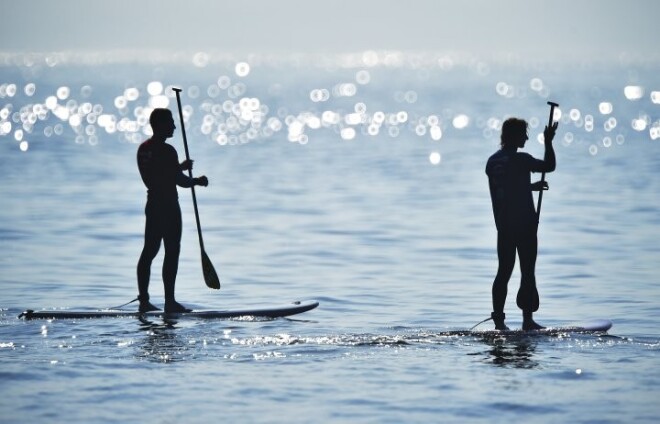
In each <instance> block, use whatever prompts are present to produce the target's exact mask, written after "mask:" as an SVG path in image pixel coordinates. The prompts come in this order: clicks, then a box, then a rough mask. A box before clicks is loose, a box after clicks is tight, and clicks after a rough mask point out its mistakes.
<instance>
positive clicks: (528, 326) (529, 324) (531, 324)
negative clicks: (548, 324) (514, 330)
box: [522, 319, 545, 331]
mask: <svg viewBox="0 0 660 424" xmlns="http://www.w3.org/2000/svg"><path fill="white" fill-rule="evenodd" d="M544 328H545V327H544V326H542V325H540V324H537V323H536V322H535V321H534V320H533V319H530V320H524V321H523V325H522V329H523V330H524V331H535V330H543V329H544Z"/></svg>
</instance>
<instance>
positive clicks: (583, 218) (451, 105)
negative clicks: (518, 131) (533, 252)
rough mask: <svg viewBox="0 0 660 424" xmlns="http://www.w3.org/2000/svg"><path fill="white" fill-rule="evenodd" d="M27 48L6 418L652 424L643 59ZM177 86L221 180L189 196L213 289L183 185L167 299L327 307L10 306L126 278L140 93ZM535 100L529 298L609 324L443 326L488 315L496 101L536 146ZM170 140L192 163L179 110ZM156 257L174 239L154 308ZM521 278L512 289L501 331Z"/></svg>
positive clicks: (193, 141)
mask: <svg viewBox="0 0 660 424" xmlns="http://www.w3.org/2000/svg"><path fill="white" fill-rule="evenodd" d="M47 59H48V58H47ZM422 59H423V60H422ZM31 60H32V62H28V63H26V62H25V61H24V62H20V63H17V62H16V60H15V61H14V62H11V61H8V60H5V63H4V66H3V67H0V108H2V109H1V110H0V158H1V161H2V166H0V178H1V179H2V184H1V185H0V199H2V206H1V207H0V285H1V287H2V294H1V295H0V421H2V422H7V423H22V422H25V423H27V422H37V421H39V422H81V423H82V422H85V423H88V422H93V423H105V422H108V423H111V422H127V421H132V420H136V419H137V420H141V421H145V422H154V423H174V422H193V423H197V422H199V423H202V422H220V421H221V422H245V423H252V422H254V423H284V422H300V423H304V422H351V423H353V422H355V423H363V422H364V423H383V422H392V423H395V422H396V423H398V422H410V423H422V422H423V423H428V422H461V423H463V422H511V421H513V420H518V421H520V420H523V421H525V422H541V423H543V422H547V423H557V422H573V423H620V422H636V423H639V422H648V423H650V422H657V417H658V414H659V413H660V407H659V406H658V403H657V399H656V398H657V394H658V390H659V389H660V371H659V369H660V368H659V365H660V330H658V328H659V324H660V288H659V286H658V282H659V281H658V276H659V275H660V265H659V264H660V242H659V241H658V240H659V239H660V203H659V199H658V195H659V193H660V140H659V138H660V105H659V103H660V78H659V77H658V75H660V74H659V73H658V67H657V66H652V65H634V64H630V63H618V64H611V65H608V66H606V67H603V66H595V65H592V66H588V65H580V66H572V65H571V66H569V65H566V66H565V67H563V68H553V67H543V66H540V65H538V66H532V65H522V64H511V63H510V64H506V65H502V64H492V63H486V62H481V61H477V60H465V61H459V60H452V59H451V58H449V57H442V58H439V59H435V58H431V57H422V58H421V59H420V58H419V57H414V58H407V59H406V58H403V59H401V58H398V60H399V61H398V62H395V63H394V64H393V63H391V60H393V59H391V58H390V59H387V58H384V59H383V58H378V57H374V56H370V55H366V56H365V57H364V58H363V61H362V62H361V63H360V62H359V61H358V63H355V62H350V63H338V62H332V60H330V59H328V63H330V65H328V64H327V63H326V64H307V65H306V64H301V63H296V62H283V63H279V62H277V63H267V62H265V61H253V62H250V61H247V62H246V63H243V64H241V63H238V64H237V63H234V62H232V63H224V64H222V63H207V60H208V58H204V57H201V58H200V57H198V56H196V57H195V58H194V61H193V62H194V63H193V64H191V65H189V66H183V65H176V66H175V65H168V64H156V65H146V64H141V65H139V66H126V65H117V64H103V65H99V64H96V65H84V66H83V65H76V66H73V65H63V64H57V63H55V64H53V63H51V62H53V58H50V62H49V61H48V60H46V62H45V63H46V64H45V65H44V64H41V65H40V64H39V63H41V62H39V60H40V59H38V58H37V59H35V58H33V59H31ZM205 60H206V61H205ZM379 60H382V61H384V64H383V63H380V62H379ZM387 60H390V62H387ZM33 62H36V63H37V64H34V63H33ZM28 65H29V66H28ZM171 85H180V86H182V87H184V97H183V103H184V105H185V114H186V118H187V124H186V125H187V126H186V130H187V133H188V140H189V146H190V152H191V156H192V158H193V159H195V168H194V172H195V174H196V175H202V174H204V175H206V176H208V178H209V180H210V185H209V186H208V187H207V188H199V189H198V190H197V198H198V204H199V211H200V218H201V223H202V228H203V234H204V241H205V248H206V252H207V253H208V254H209V256H210V258H211V260H212V262H213V263H214V265H215V267H216V269H217V271H218V273H219V275H220V278H221V280H222V282H223V288H222V290H220V291H211V290H208V289H207V288H206V287H205V286H204V283H203V278H202V273H201V266H200V255H199V245H198V242H197V234H196V228H195V222H194V215H193V209H192V202H191V197H190V194H189V193H188V192H187V191H186V190H185V189H180V190H179V195H180V201H181V205H182V210H183V216H184V232H183V246H182V254H181V260H180V268H179V277H178V280H177V298H178V300H179V301H181V302H182V303H184V304H187V305H190V306H192V307H195V308H215V309H222V308H229V307H244V306H249V305H264V304H282V303H288V302H290V301H294V300H301V299H316V300H318V301H319V302H320V306H319V308H317V309H316V310H314V311H311V312H307V313H305V314H303V315H299V316H296V317H293V319H276V320H232V321H221V320H217V321H214V320H207V321H205V320H182V321H179V322H178V323H176V324H174V325H172V326H168V325H165V323H163V322H161V321H156V322H154V323H151V324H144V323H141V322H139V321H137V320H133V319H99V320H75V321H74V320H61V321H45V320H35V321H23V320H20V319H17V318H16V316H17V315H18V314H19V313H20V312H21V311H22V310H24V309H28V308H31V309H39V308H91V309H93V308H104V307H111V306H114V305H119V304H122V303H124V302H127V301H129V300H131V299H133V298H134V297H135V295H136V293H137V290H136V282H135V266H136V263H137V258H138V256H139V253H140V250H141V247H142V244H141V243H142V229H143V225H144V215H143V209H144V201H145V189H144V187H143V185H142V182H141V180H140V178H139V174H138V172H137V168H136V165H135V152H136V149H137V144H136V143H138V142H139V141H141V140H144V139H145V138H147V137H148V135H145V134H144V132H143V129H146V128H147V127H148V126H145V123H146V117H147V116H148V113H149V111H150V110H151V109H150V107H155V106H166V107H170V108H171V109H172V110H173V111H174V112H175V113H176V103H175V102H174V101H173V99H172V96H171V90H170V86H171ZM548 100H552V101H556V102H558V103H560V105H561V113H560V114H558V115H557V118H558V119H559V120H560V122H561V123H560V127H559V131H558V135H557V139H556V142H555V144H556V150H557V157H558V167H557V171H556V172H555V173H553V174H550V175H548V177H547V179H548V181H549V184H550V190H549V191H548V192H546V194H545V196H544V202H543V210H542V214H541V226H540V232H539V240H540V251H539V259H538V265H537V279H538V282H539V283H538V284H539V290H540V292H541V309H540V310H539V312H538V313H537V314H536V317H537V318H538V321H539V322H540V323H542V324H545V325H562V324H569V323H576V322H585V321H589V320H591V319H597V318H605V319H610V320H612V321H613V323H614V327H613V328H612V329H611V330H610V332H609V334H608V335H600V336H599V335H565V336H562V337H515V338H498V339H492V338H491V339H485V338H480V337H467V336H463V337H448V336H445V335H443V333H442V332H443V331H446V330H452V329H465V328H469V327H471V326H472V325H474V324H475V323H477V322H479V321H481V320H482V319H484V318H486V317H488V316H489V313H490V312H491V305H490V285H491V283H492V279H493V277H494V274H495V271H496V266H497V260H496V252H495V237H496V233H495V229H494V224H493V219H492V214H491V209H490V200H489V197H488V188H487V179H486V176H485V174H484V167H485V161H486V159H487V158H488V156H489V155H490V154H492V153H493V152H494V151H495V150H496V149H497V148H498V137H499V128H500V125H501V122H502V120H503V119H505V118H506V117H507V116H519V117H522V118H525V119H527V120H529V121H530V124H531V128H530V141H529V142H528V146H527V148H526V149H525V150H526V151H528V152H529V153H531V154H533V155H535V156H537V157H538V156H541V155H542V154H543V146H542V144H541V143H540V142H539V141H538V135H539V134H540V133H541V132H542V127H543V125H544V123H545V122H547V113H548V107H547V105H546V101H548ZM177 126H180V125H179V123H178V120H177ZM171 142H172V144H173V145H174V146H175V147H176V148H177V150H178V152H179V157H180V160H183V159H184V157H185V153H184V149H183V145H182V141H181V138H180V131H179V130H177V133H176V134H175V137H174V138H173V139H172V140H171ZM161 263H162V253H161V254H160V255H159V256H158V257H157V259H156V261H155V262H154V266H153V272H152V284H151V294H152V298H153V300H154V303H156V304H162V296H163V290H162V283H161V282H160V279H159V274H160V264H161ZM518 279H519V273H518V271H516V272H515V273H514V276H513V278H512V281H511V286H510V294H509V301H508V303H507V308H506V312H507V315H508V316H509V320H508V321H509V324H510V325H511V326H513V327H518V326H519V325H520V316H519V311H518V310H517V309H516V306H515V301H514V295H515V290H516V286H517V281H518ZM132 307H133V306H132V305H131V306H128V307H127V308H132ZM491 325H492V323H486V324H482V326H481V327H480V328H489V327H490V326H491ZM654 393H655V394H654Z"/></svg>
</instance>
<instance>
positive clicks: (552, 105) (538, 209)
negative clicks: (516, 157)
mask: <svg viewBox="0 0 660 424" xmlns="http://www.w3.org/2000/svg"><path fill="white" fill-rule="evenodd" d="M548 104H549V105H550V116H549V117H548V128H550V127H552V124H553V122H554V116H555V108H556V107H558V106H559V104H558V103H554V102H548ZM544 182H545V172H544V173H542V174H541V190H539V204H538V206H537V207H536V222H537V223H538V222H539V221H540V220H541V202H543V191H544V190H543V183H544Z"/></svg>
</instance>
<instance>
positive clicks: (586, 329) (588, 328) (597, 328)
mask: <svg viewBox="0 0 660 424" xmlns="http://www.w3.org/2000/svg"><path fill="white" fill-rule="evenodd" d="M610 328H612V321H610V320H608V319H598V320H593V321H589V322H585V323H581V324H576V325H567V326H558V327H546V328H544V329H541V330H529V331H525V330H523V329H511V330H505V331H501V330H451V331H445V332H441V333H440V335H447V336H484V337H500V336H502V337H506V336H535V335H538V336H556V335H561V334H569V333H582V334H589V333H605V332H607V330H609V329H610Z"/></svg>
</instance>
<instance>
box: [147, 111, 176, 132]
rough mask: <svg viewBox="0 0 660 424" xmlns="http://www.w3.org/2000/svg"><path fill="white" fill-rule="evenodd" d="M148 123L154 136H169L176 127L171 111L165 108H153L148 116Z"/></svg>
mask: <svg viewBox="0 0 660 424" xmlns="http://www.w3.org/2000/svg"><path fill="white" fill-rule="evenodd" d="M149 124H151V130H152V131H153V133H154V137H156V138H163V139H165V138H170V137H172V135H173V134H174V130H175V129H176V126H175V125H174V118H172V112H170V110H169V109H165V108H158V109H154V110H153V112H151V115H150V116H149Z"/></svg>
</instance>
